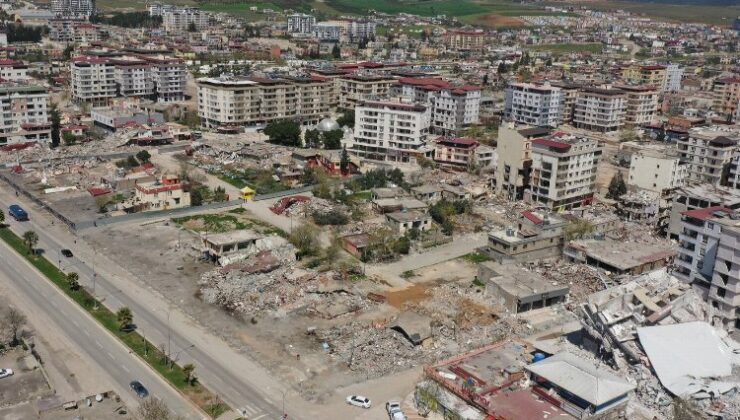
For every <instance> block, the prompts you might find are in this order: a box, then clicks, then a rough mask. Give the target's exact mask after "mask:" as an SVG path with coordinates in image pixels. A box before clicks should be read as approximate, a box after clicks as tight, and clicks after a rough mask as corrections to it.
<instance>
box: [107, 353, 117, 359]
mask: <svg viewBox="0 0 740 420" xmlns="http://www.w3.org/2000/svg"><path fill="white" fill-rule="evenodd" d="M106 353H108V357H110V358H111V359H113V360H116V358H115V357H113V355H112V354H111V352H109V351H107V352H106Z"/></svg>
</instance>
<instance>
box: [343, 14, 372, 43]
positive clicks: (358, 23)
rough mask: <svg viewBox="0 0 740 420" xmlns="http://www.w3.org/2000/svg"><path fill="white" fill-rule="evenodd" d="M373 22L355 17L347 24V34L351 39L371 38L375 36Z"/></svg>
mask: <svg viewBox="0 0 740 420" xmlns="http://www.w3.org/2000/svg"><path fill="white" fill-rule="evenodd" d="M375 27H376V25H375V22H374V21H371V20H369V19H356V20H352V21H350V23H349V25H348V26H347V36H349V37H350V39H352V40H360V39H371V38H374V37H375Z"/></svg>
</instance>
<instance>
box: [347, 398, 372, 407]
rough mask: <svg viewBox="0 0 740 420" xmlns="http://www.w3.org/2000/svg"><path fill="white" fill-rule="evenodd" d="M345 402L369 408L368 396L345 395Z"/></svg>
mask: <svg viewBox="0 0 740 420" xmlns="http://www.w3.org/2000/svg"><path fill="white" fill-rule="evenodd" d="M347 404H349V405H354V406H355V407H362V408H370V405H371V402H370V398H368V397H363V396H362V395H350V396H349V397H347Z"/></svg>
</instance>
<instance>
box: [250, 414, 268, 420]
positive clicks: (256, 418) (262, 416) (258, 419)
mask: <svg viewBox="0 0 740 420" xmlns="http://www.w3.org/2000/svg"><path fill="white" fill-rule="evenodd" d="M264 417H267V414H263V415H261V416H257V417H255V418H254V419H252V420H260V419H261V418H264Z"/></svg>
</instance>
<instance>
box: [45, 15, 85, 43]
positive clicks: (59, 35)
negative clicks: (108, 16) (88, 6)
mask: <svg viewBox="0 0 740 420" xmlns="http://www.w3.org/2000/svg"><path fill="white" fill-rule="evenodd" d="M82 23H85V19H82V18H70V17H58V18H54V19H50V20H49V39H51V40H52V41H59V42H74V40H75V30H74V28H75V25H79V24H82Z"/></svg>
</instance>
